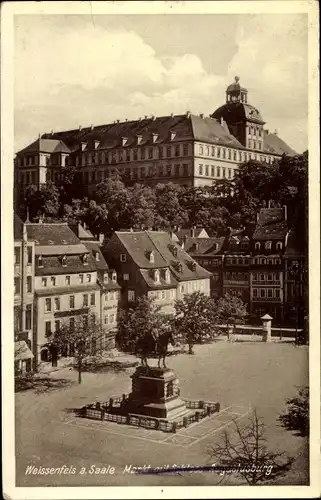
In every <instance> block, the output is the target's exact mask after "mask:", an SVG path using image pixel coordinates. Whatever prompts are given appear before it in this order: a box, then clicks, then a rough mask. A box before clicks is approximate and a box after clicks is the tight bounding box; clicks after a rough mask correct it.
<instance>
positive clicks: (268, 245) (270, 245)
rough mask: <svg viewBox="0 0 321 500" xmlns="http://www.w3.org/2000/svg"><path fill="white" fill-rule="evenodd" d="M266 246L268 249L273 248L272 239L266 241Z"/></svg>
mask: <svg viewBox="0 0 321 500" xmlns="http://www.w3.org/2000/svg"><path fill="white" fill-rule="evenodd" d="M265 248H266V250H271V248H272V241H267V242H266V243H265Z"/></svg>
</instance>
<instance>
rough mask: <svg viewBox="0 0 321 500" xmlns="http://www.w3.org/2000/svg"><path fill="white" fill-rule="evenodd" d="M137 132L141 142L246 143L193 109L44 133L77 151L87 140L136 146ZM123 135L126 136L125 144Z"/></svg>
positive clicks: (93, 144) (90, 146) (89, 146)
mask: <svg viewBox="0 0 321 500" xmlns="http://www.w3.org/2000/svg"><path fill="white" fill-rule="evenodd" d="M172 132H173V133H174V134H173V135H172ZM153 134H155V136H153ZM137 136H140V145H153V144H162V143H175V142H181V141H188V140H199V141H204V142H209V143H213V144H222V145H226V146H234V147H242V145H241V144H240V143H239V142H238V140H237V139H236V138H235V137H234V136H233V135H231V134H230V133H229V131H228V129H227V127H224V126H222V125H221V124H220V123H219V122H218V121H216V120H215V119H213V118H209V117H201V116H199V115H193V114H190V113H187V114H184V115H173V116H160V117H150V118H147V117H146V118H144V119H140V120H130V121H125V122H116V123H111V124H106V125H99V126H96V127H85V128H80V129H79V128H78V129H74V130H67V131H61V132H56V133H54V134H43V136H42V140H56V141H62V143H63V144H65V145H67V148H69V150H71V151H76V150H78V149H79V148H80V146H81V143H82V142H83V143H86V149H88V150H95V149H113V148H116V147H125V148H126V147H133V146H134V145H137ZM50 138H51V139H50ZM123 138H125V139H126V142H125V144H124V146H123ZM97 141H98V144H97ZM24 151H25V150H24Z"/></svg>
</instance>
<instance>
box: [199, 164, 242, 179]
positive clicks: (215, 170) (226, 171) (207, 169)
mask: <svg viewBox="0 0 321 500" xmlns="http://www.w3.org/2000/svg"><path fill="white" fill-rule="evenodd" d="M198 173H199V175H204V176H205V177H223V178H224V179H232V178H233V177H234V170H233V169H232V168H225V167H219V166H217V167H215V166H214V165H202V164H201V165H199V167H198ZM221 173H222V175H221Z"/></svg>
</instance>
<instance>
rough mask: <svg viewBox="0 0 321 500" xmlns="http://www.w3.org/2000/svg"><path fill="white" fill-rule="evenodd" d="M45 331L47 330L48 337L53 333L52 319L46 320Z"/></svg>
mask: <svg viewBox="0 0 321 500" xmlns="http://www.w3.org/2000/svg"><path fill="white" fill-rule="evenodd" d="M45 332H46V337H49V336H50V334H51V321H46V322H45Z"/></svg>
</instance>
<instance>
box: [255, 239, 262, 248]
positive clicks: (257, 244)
mask: <svg viewBox="0 0 321 500" xmlns="http://www.w3.org/2000/svg"><path fill="white" fill-rule="evenodd" d="M260 248H261V243H259V242H258V241H257V242H256V243H255V250H260Z"/></svg>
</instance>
